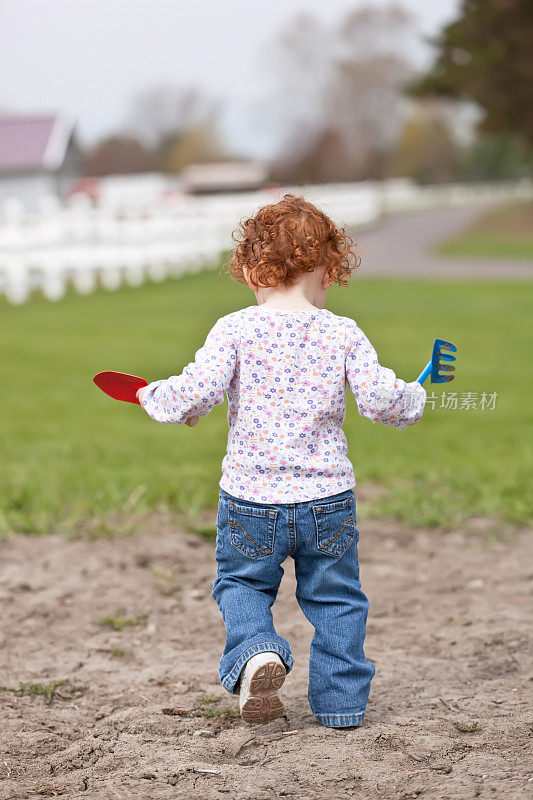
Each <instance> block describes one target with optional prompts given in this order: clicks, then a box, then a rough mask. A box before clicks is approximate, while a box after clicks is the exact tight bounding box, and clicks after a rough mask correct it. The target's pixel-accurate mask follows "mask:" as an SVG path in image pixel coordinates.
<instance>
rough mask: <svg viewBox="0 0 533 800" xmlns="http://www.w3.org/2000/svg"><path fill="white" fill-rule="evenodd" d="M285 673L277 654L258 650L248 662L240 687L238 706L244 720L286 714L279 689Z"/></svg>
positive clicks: (270, 719) (243, 670)
mask: <svg viewBox="0 0 533 800" xmlns="http://www.w3.org/2000/svg"><path fill="white" fill-rule="evenodd" d="M286 674H287V673H286V670H285V665H284V664H283V661H282V660H281V658H280V657H279V656H278V654H277V653H272V652H264V653H257V655H255V656H252V657H251V658H250V659H249V660H248V661H247V662H246V664H245V666H244V668H243V669H242V671H241V682H240V689H239V707H240V710H241V717H242V718H243V720H244V721H245V722H252V723H254V722H259V723H263V722H272V720H273V719H277V718H278V717H281V716H282V715H283V714H284V712H285V708H284V706H283V703H282V701H281V698H280V697H279V695H278V689H279V688H280V686H282V684H283V681H284V680H285V676H286Z"/></svg>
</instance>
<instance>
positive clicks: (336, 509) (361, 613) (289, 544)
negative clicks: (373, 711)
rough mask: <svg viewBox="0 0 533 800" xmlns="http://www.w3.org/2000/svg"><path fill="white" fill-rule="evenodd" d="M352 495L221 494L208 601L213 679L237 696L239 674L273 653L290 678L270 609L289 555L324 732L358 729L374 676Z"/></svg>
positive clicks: (314, 705) (289, 661)
mask: <svg viewBox="0 0 533 800" xmlns="http://www.w3.org/2000/svg"><path fill="white" fill-rule="evenodd" d="M358 540H359V532H358V530H357V528H356V513H355V495H354V492H353V489H348V490H347V491H345V492H340V493H339V494H336V495H332V496H330V497H322V498H320V499H318V500H310V501H307V502H302V503H281V504H278V505H272V504H264V503H255V502H250V501H248V500H241V499H239V498H237V497H233V496H232V495H230V494H228V493H227V492H226V491H224V489H222V488H221V489H220V492H219V503H218V514H217V538H216V551H215V552H216V561H217V577H216V579H215V581H214V582H213V591H212V597H213V598H214V599H215V601H216V603H217V605H218V607H219V609H220V611H221V613H222V618H223V620H224V625H225V627H226V633H227V637H226V645H225V648H224V652H223V653H222V657H221V659H220V669H219V676H220V680H221V682H222V685H223V686H224V688H225V689H227V691H228V692H230V693H232V694H238V691H239V689H238V681H239V677H240V673H241V670H242V668H243V667H244V665H245V664H246V662H247V661H248V659H249V658H251V657H252V656H253V655H255V654H256V653H262V652H264V651H272V652H275V653H278V655H279V656H280V658H281V659H282V660H283V662H284V664H285V668H286V670H287V673H289V672H290V670H291V669H292V666H293V657H292V653H291V646H290V644H289V642H288V641H287V639H284V638H283V637H282V636H278V634H277V633H276V631H275V630H274V623H273V618H272V611H271V607H272V605H273V603H274V601H275V599H276V595H277V592H278V588H279V585H280V582H281V578H282V576H283V567H282V566H281V564H282V562H283V561H285V559H286V558H287V557H288V556H292V558H293V559H294V564H295V574H296V581H297V589H296V599H297V601H298V604H299V605H300V608H301V609H302V611H303V613H304V614H305V616H306V617H307V619H308V620H309V621H310V622H311V624H312V625H313V627H314V629H315V633H314V636H313V640H312V642H311V649H310V655H309V690H308V699H309V705H310V706H311V710H312V712H313V714H314V715H315V717H316V718H317V720H318V721H319V722H320V723H321V724H322V725H326V726H328V727H331V728H344V727H348V726H352V725H359V724H361V723H362V721H363V718H364V714H365V709H366V703H367V699H368V694H369V691H370V682H371V680H372V678H373V677H374V673H375V667H374V665H373V664H372V662H370V661H368V660H367V659H366V657H365V654H364V651H363V643H364V639H365V633H366V618H367V613H368V600H367V598H366V596H365V594H364V593H363V592H362V591H361V583H360V581H359V562H358V557H357V542H358Z"/></svg>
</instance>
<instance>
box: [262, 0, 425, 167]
mask: <svg viewBox="0 0 533 800" xmlns="http://www.w3.org/2000/svg"><path fill="white" fill-rule="evenodd" d="M414 33H415V31H414V25H413V19H412V17H411V16H410V15H409V14H408V13H407V12H406V11H405V10H403V9H402V8H401V7H400V6H398V5H396V4H391V5H389V6H386V7H375V6H374V5H367V6H364V7H363V8H361V9H359V10H357V11H353V12H351V13H349V14H348V15H347V16H345V17H344V18H343V19H342V21H341V22H340V24H339V25H338V26H336V27H334V26H324V25H322V24H321V23H320V22H319V21H317V20H316V19H314V18H313V17H310V16H309V15H305V16H304V17H302V16H300V17H296V18H295V19H294V21H293V24H292V25H291V27H290V28H289V30H288V32H287V33H285V34H284V35H283V36H282V37H281V38H280V40H279V42H278V47H277V49H276V51H275V52H276V54H277V60H276V65H277V67H278V71H279V73H280V75H281V78H282V81H283V88H282V89H281V90H280V95H281V96H284V97H285V98H286V107H287V127H288V128H289V131H290V132H289V136H288V137H287V139H286V141H285V143H284V147H283V150H284V152H283V154H280V158H279V159H278V165H277V170H276V172H277V174H279V175H281V174H282V173H283V171H284V170H285V172H286V175H287V177H289V178H291V177H292V175H291V171H292V173H293V174H294V175H296V174H298V176H299V178H300V179H301V177H302V169H303V166H304V164H305V169H304V171H307V177H309V178H317V179H320V180H328V179H331V180H340V179H341V178H342V177H344V179H345V180H349V179H353V178H358V177H361V178H364V177H380V176H381V175H382V174H383V170H384V165H385V162H386V159H387V156H388V153H389V152H390V151H391V149H392V147H393V144H394V142H395V141H396V138H397V136H398V134H399V130H400V120H401V112H402V103H403V99H402V90H403V87H404V86H405V84H406V83H407V81H408V80H410V79H411V78H412V76H413V74H414V70H413V67H412V66H411V63H410V59H409V51H410V48H411V47H412V44H413V36H414ZM333 143H335V144H333ZM321 148H326V150H327V152H326V153H322V152H321Z"/></svg>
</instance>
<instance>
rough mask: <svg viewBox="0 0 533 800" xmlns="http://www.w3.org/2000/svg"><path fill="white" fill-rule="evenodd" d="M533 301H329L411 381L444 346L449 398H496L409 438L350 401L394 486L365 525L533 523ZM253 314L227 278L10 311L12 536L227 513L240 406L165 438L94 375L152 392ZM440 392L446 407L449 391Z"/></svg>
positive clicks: (356, 289) (7, 515)
mask: <svg viewBox="0 0 533 800" xmlns="http://www.w3.org/2000/svg"><path fill="white" fill-rule="evenodd" d="M531 294H532V291H531V284H530V283H525V282H524V283H503V282H502V283H493V282H490V283H486V284H485V283H476V282H468V281H464V282H452V281H445V282H437V281H434V282H433V281H432V282H427V283H426V282H423V281H414V280H413V281H412V280H386V281H385V280H365V281H361V282H359V281H358V280H357V279H355V280H354V281H353V282H352V284H351V285H350V286H349V287H348V288H341V287H338V286H335V287H334V288H332V289H331V290H330V292H329V293H328V300H327V305H328V307H329V308H330V309H331V310H332V311H334V312H336V313H339V314H343V315H347V316H352V317H353V318H355V319H357V321H358V322H359V324H360V326H361V327H362V328H363V330H364V331H365V332H366V333H367V335H368V336H369V338H370V340H371V341H372V342H373V343H374V345H375V347H376V349H377V351H378V354H379V356H380V360H381V363H383V364H385V365H387V366H390V367H392V368H393V369H394V370H395V371H396V372H397V374H399V375H400V376H401V377H404V378H405V379H406V380H412V379H414V377H416V375H417V374H418V372H419V371H420V369H421V368H422V367H423V365H424V364H425V362H426V361H427V358H428V356H429V353H430V350H431V345H432V342H433V339H434V338H435V337H436V336H440V337H443V338H449V339H451V340H452V341H454V342H455V343H456V344H457V345H458V347H459V358H458V371H457V379H456V380H455V381H454V383H453V384H452V385H451V386H450V387H446V386H445V391H451V389H452V388H453V389H454V390H455V391H457V392H459V393H461V392H478V393H481V392H486V393H492V392H497V393H498V399H497V403H496V408H495V409H494V410H492V411H489V410H485V411H481V410H479V409H477V410H447V409H442V408H435V409H434V410H432V409H431V408H429V407H428V408H427V410H426V412H425V414H424V419H423V420H422V422H421V423H420V424H418V425H416V426H414V427H412V428H409V429H407V430H405V431H397V430H395V429H391V428H387V427H385V426H382V425H373V424H372V423H371V422H370V421H369V420H367V419H365V418H362V417H361V416H359V415H358V414H357V409H356V406H355V401H354V398H353V397H352V396H351V395H350V394H349V393H348V396H347V414H346V421H345V425H344V430H345V432H346V436H347V440H348V444H349V456H350V458H351V460H352V462H353V463H354V466H355V470H356V477H357V480H358V482H359V483H360V484H362V486H363V487H364V485H365V484H367V483H375V484H378V485H379V486H381V487H382V489H383V491H382V492H380V493H379V496H378V498H379V499H377V500H376V501H375V503H374V504H373V505H372V506H371V507H369V508H367V509H365V513H367V514H385V515H390V516H393V517H396V518H398V519H401V520H405V521H407V522H410V523H415V524H427V525H450V524H455V523H456V522H458V521H461V520H464V519H465V518H467V517H470V516H488V517H495V518H497V519H501V520H509V521H515V522H519V523H523V522H525V521H527V520H528V519H531V498H532V493H531V491H529V486H530V483H529V482H530V478H531V466H532V461H533V459H532V447H531V443H530V440H531V421H532V412H531V392H532V390H533V381H532V378H531V372H530V370H529V368H528V363H529V359H530V353H531V333H532V331H531V328H532V322H531V319H532V317H531ZM253 303H255V298H254V296H253V294H252V293H251V292H250V291H249V290H248V289H247V288H246V287H243V286H240V285H237V284H236V283H234V282H229V281H223V280H221V278H220V277H219V274H218V272H217V271H215V270H214V271H205V272H202V273H200V274H198V275H187V276H184V277H183V278H182V279H180V280H179V281H169V282H166V283H164V284H158V285H156V284H150V285H146V286H144V287H142V288H140V289H123V290H120V291H118V292H115V293H106V292H102V291H101V292H98V293H96V294H94V295H92V296H90V297H80V296H76V295H71V296H69V297H67V298H66V299H65V300H63V301H61V302H60V303H57V304H54V303H49V302H46V301H43V300H41V299H39V298H35V299H32V300H31V301H30V302H29V303H27V304H26V305H24V306H21V307H12V306H8V305H6V304H3V303H2V304H1V305H0V359H1V363H0V374H2V376H3V383H2V390H1V391H2V414H1V415H0V459H1V464H2V479H1V481H0V512H1V513H0V531H4V532H6V531H9V530H16V531H27V532H43V531H48V530H65V531H68V530H71V529H73V528H75V527H76V525H77V524H78V522H79V521H80V520H83V519H87V518H92V519H94V518H96V519H100V520H102V519H103V520H114V519H115V518H117V519H120V517H121V516H122V515H126V516H128V515H131V514H132V513H133V514H135V513H137V512H144V511H146V510H151V509H165V510H171V511H180V512H187V513H188V515H189V516H190V517H191V518H194V517H195V515H196V514H197V512H198V511H199V510H201V509H204V508H211V509H214V508H215V507H216V503H217V497H218V481H219V478H220V466H221V461H222V458H223V456H224V453H225V446H226V439H227V421H226V415H227V403H224V404H223V405H220V406H217V407H216V408H215V409H214V410H213V411H212V412H211V414H209V415H208V416H207V417H204V418H202V419H201V420H200V423H199V424H198V425H197V426H196V427H194V428H189V427H187V426H178V425H158V424H157V423H155V422H153V421H152V420H151V419H150V418H149V417H148V416H147V415H145V414H143V413H142V411H141V409H140V408H139V407H138V406H134V405H130V404H126V403H119V402H117V401H114V400H111V399H110V398H108V397H107V396H105V395H104V394H103V393H102V392H100V391H99V390H98V389H97V388H96V387H95V386H94V384H93V383H92V380H91V378H92V376H93V375H94V374H95V373H96V372H98V371H100V370H103V369H118V370H122V371H125V372H133V373H135V374H138V375H144V376H146V377H147V378H148V379H149V380H153V379H156V378H160V377H167V376H168V375H171V374H177V373H179V372H181V370H182V369H183V367H184V366H185V365H186V364H187V363H188V362H189V361H191V360H192V359H193V358H194V353H195V351H196V350H197V349H198V348H199V347H200V346H201V345H202V343H203V341H204V339H205V336H206V334H207V332H208V330H209V328H210V327H211V326H212V324H214V322H215V320H216V319H217V318H218V317H220V316H222V315H223V314H227V313H229V312H230V311H232V310H234V309H236V308H239V307H242V306H246V305H251V304H253ZM431 388H432V387H429V389H430V391H431ZM433 390H434V392H435V394H436V395H438V396H439V397H440V395H441V392H442V385H438V386H437V387H433ZM111 512H113V513H111ZM113 524H114V523H113ZM113 524H111V523H110V524H109V527H110V529H112V528H113Z"/></svg>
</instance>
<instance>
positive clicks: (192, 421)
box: [135, 386, 200, 428]
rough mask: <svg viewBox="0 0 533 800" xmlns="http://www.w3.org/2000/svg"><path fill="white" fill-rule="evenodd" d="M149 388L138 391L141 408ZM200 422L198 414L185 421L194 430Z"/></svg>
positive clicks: (144, 387) (143, 387)
mask: <svg viewBox="0 0 533 800" xmlns="http://www.w3.org/2000/svg"><path fill="white" fill-rule="evenodd" d="M147 388H148V387H147V386H142V387H141V388H140V389H137V391H136V393H135V396H136V398H137V400H138V401H139V403H140V404H141V406H142V404H143V397H144V393H145V391H146V390H147ZM199 421H200V417H199V416H198V415H197V414H194V416H192V417H189V418H188V419H186V420H185V424H186V425H188V426H189V428H194V426H195V425H198V423H199Z"/></svg>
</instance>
